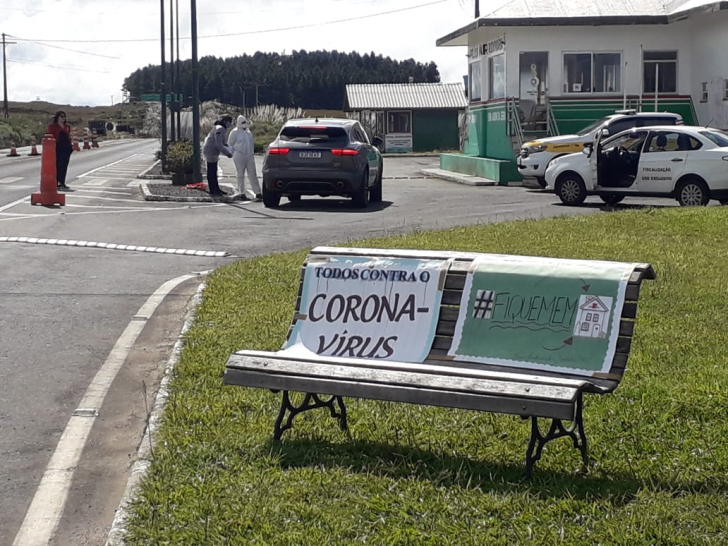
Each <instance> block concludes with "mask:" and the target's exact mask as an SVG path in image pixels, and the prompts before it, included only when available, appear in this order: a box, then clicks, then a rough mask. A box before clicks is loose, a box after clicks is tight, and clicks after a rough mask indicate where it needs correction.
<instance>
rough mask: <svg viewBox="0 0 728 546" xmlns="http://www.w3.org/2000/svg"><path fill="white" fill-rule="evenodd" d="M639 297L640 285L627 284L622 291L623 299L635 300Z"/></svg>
mask: <svg viewBox="0 0 728 546" xmlns="http://www.w3.org/2000/svg"><path fill="white" fill-rule="evenodd" d="M639 298H640V285H639V284H628V285H627V290H625V292H624V301H637V300H638V299H639Z"/></svg>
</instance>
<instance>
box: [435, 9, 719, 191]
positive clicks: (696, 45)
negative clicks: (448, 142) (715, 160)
mask: <svg viewBox="0 0 728 546" xmlns="http://www.w3.org/2000/svg"><path fill="white" fill-rule="evenodd" d="M437 45H438V46H462V47H463V49H464V52H467V69H468V76H469V77H468V84H469V85H468V87H469V89H468V94H469V107H468V112H469V118H468V119H469V126H468V129H469V133H468V139H467V143H466V145H465V148H464V153H465V155H467V156H471V157H472V158H473V159H474V158H476V157H477V158H485V159H486V161H485V163H482V162H477V161H476V162H467V161H465V162H463V160H462V158H457V157H455V158H453V159H452V160H447V158H444V159H443V168H451V167H459V168H452V169H451V170H460V171H462V172H466V170H464V169H463V165H465V164H466V163H468V164H469V163H472V165H476V167H477V168H478V169H480V170H481V171H486V172H487V173H490V174H496V175H498V177H496V179H498V180H503V178H510V179H511V180H512V179H517V178H518V175H517V173H516V169H515V168H514V167H513V164H514V151H513V150H514V148H515V149H517V148H518V146H519V143H520V142H521V141H522V140H523V138H529V137H530V136H543V135H546V134H549V135H552V134H567V133H573V132H575V131H578V130H579V129H581V128H583V127H584V126H586V125H587V124H589V123H591V122H592V121H595V120H597V119H599V118H601V117H603V116H604V115H607V114H610V113H614V111H615V110H617V109H621V108H624V107H626V108H634V109H637V110H641V111H654V110H655V109H657V110H658V111H671V112H676V113H678V114H681V115H682V116H683V118H684V120H685V123H686V124H699V125H710V126H713V127H718V128H721V129H728V53H727V52H728V2H716V1H710V0H708V1H706V0H674V1H672V2H664V3H663V2H661V1H659V0H639V1H638V0H581V1H580V2H575V3H571V4H567V3H565V2H561V1H559V0H540V1H539V2H536V1H533V0H514V1H512V2H508V3H506V4H505V5H503V6H502V7H501V8H499V9H497V10H496V11H494V12H492V13H490V14H488V15H486V16H484V17H481V18H479V19H477V20H476V21H474V22H473V23H471V24H469V25H467V26H466V27H463V28H460V29H458V30H456V31H454V32H452V33H450V34H448V35H447V36H445V37H443V38H440V39H439V40H438V41H437ZM463 68H464V69H465V62H464V66H463ZM448 161H450V162H451V163H452V164H451V165H450V166H448V165H447V164H446V163H447V162H448ZM503 162H505V163H503ZM477 163H482V164H480V165H477ZM470 174H481V175H483V174H486V173H485V172H480V173H476V172H471V173H470ZM490 177H491V178H493V176H490Z"/></svg>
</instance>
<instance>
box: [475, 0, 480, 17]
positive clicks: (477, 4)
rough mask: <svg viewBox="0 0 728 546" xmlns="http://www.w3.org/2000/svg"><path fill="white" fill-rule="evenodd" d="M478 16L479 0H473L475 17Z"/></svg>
mask: <svg viewBox="0 0 728 546" xmlns="http://www.w3.org/2000/svg"><path fill="white" fill-rule="evenodd" d="M478 17H480V0H475V18H476V19H477V18H478Z"/></svg>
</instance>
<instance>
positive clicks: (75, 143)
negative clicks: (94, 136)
mask: <svg viewBox="0 0 728 546" xmlns="http://www.w3.org/2000/svg"><path fill="white" fill-rule="evenodd" d="M73 151H74V152H80V151H81V148H80V147H79V146H78V132H77V131H76V128H75V127H74V128H73Z"/></svg>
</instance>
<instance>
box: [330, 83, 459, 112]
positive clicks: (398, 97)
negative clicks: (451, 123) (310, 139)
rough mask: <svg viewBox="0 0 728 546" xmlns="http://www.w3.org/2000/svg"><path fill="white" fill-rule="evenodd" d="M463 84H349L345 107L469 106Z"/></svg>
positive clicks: (419, 107)
mask: <svg viewBox="0 0 728 546" xmlns="http://www.w3.org/2000/svg"><path fill="white" fill-rule="evenodd" d="M467 106H468V99H467V97H466V96H465V86H464V85H463V84H462V83H373V84H350V85H347V86H346V104H345V106H344V109H345V110H393V109H396V108H406V109H408V110H417V109H429V108H466V107H467Z"/></svg>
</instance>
